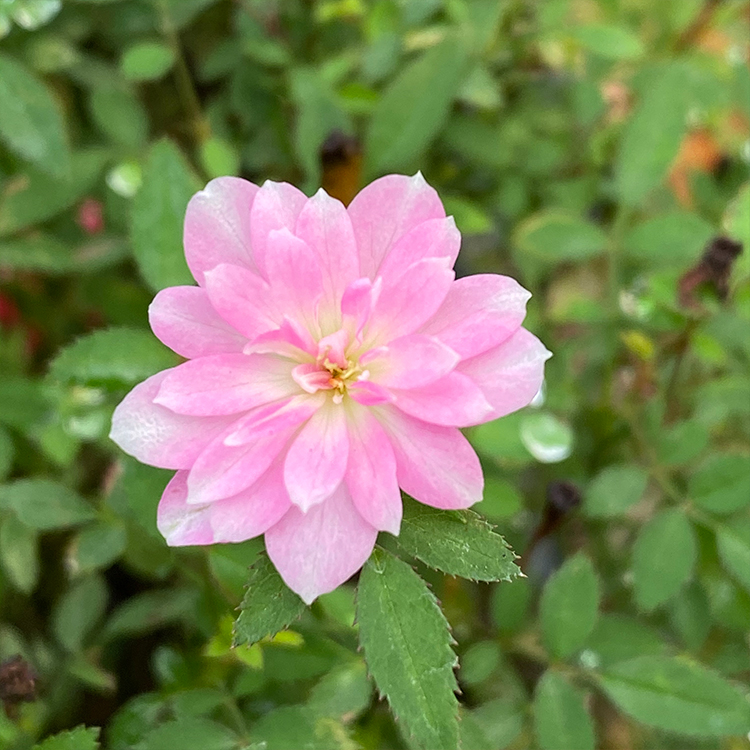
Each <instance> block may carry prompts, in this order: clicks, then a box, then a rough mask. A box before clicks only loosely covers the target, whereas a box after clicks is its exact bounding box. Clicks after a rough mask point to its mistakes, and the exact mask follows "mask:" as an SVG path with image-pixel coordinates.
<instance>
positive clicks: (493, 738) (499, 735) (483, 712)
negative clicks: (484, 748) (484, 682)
mask: <svg viewBox="0 0 750 750" xmlns="http://www.w3.org/2000/svg"><path fill="white" fill-rule="evenodd" d="M466 719H469V721H470V722H471V724H472V725H473V726H472V727H471V729H470V730H469V733H470V736H469V737H468V738H467V737H466V735H465V732H464V721H465V720H466ZM459 725H460V731H461V747H462V748H463V750H475V747H474V744H469V740H471V739H473V738H474V737H475V736H476V734H477V730H481V733H482V735H481V736H480V737H479V739H480V741H481V740H482V739H486V740H487V744H488V745H489V747H488V750H496V749H497V748H499V747H502V748H505V747H509V746H510V745H511V744H512V743H513V741H514V740H515V739H516V737H518V735H519V734H521V732H522V731H523V728H524V716H523V707H522V706H521V705H519V704H518V702H517V701H514V700H511V699H507V698H500V699H497V700H492V701H488V702H487V703H483V704H482V705H481V706H479V707H478V708H475V709H474V710H473V711H471V712H468V711H463V712H462V713H461V721H460V722H459ZM476 750H480V746H479V745H477V747H476Z"/></svg>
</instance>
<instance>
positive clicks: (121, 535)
mask: <svg viewBox="0 0 750 750" xmlns="http://www.w3.org/2000/svg"><path fill="white" fill-rule="evenodd" d="M127 543H128V537H127V534H126V533H125V528H124V527H123V526H120V525H117V526H114V525H112V524H109V523H96V524H91V525H89V526H86V528H84V529H82V530H81V531H79V532H78V534H76V536H75V537H74V538H73V540H72V542H71V545H70V547H68V550H67V554H66V556H65V561H66V563H67V566H68V569H69V570H70V571H71V572H72V573H73V574H74V575H81V574H83V573H90V572H92V571H94V570H99V569H104V568H108V567H109V566H110V565H111V564H112V563H113V562H114V561H115V560H117V558H119V557H120V555H122V554H123V552H125V548H126V547H127Z"/></svg>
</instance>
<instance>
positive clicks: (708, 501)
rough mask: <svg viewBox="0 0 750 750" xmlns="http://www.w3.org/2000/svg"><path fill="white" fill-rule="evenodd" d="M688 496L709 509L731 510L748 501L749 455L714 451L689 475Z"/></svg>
mask: <svg viewBox="0 0 750 750" xmlns="http://www.w3.org/2000/svg"><path fill="white" fill-rule="evenodd" d="M688 495H689V496H690V499H691V500H692V501H693V502H694V503H695V504H696V505H699V506H700V507H701V508H704V509H705V510H708V511H711V512H712V513H733V512H734V511H737V510H740V509H741V508H744V507H745V506H746V505H748V504H750V458H748V457H747V456H741V455H737V454H731V453H717V454H715V455H713V456H711V457H710V458H708V459H707V460H706V462H705V463H704V464H702V465H701V466H700V468H699V469H698V470H697V471H696V472H695V474H693V475H692V476H691V477H690V482H689V483H688Z"/></svg>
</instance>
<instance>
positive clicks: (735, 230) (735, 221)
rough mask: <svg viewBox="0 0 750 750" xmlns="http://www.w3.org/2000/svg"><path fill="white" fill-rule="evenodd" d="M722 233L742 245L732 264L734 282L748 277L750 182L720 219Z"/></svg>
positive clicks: (749, 269)
mask: <svg viewBox="0 0 750 750" xmlns="http://www.w3.org/2000/svg"><path fill="white" fill-rule="evenodd" d="M721 223H722V227H723V229H724V231H725V232H726V233H727V234H728V235H729V236H730V237H731V238H732V239H733V240H737V241H738V242H741V243H742V247H743V251H742V254H741V255H740V257H739V258H737V261H736V262H735V264H734V269H733V271H732V277H733V279H735V280H736V281H740V280H742V279H746V278H747V277H748V276H750V182H746V183H745V184H744V185H743V186H742V187H741V188H740V189H739V191H738V193H737V195H736V197H735V198H734V200H733V201H732V202H731V203H730V204H729V206H728V207H727V210H726V211H725V212H724V216H723V217H722V222H721Z"/></svg>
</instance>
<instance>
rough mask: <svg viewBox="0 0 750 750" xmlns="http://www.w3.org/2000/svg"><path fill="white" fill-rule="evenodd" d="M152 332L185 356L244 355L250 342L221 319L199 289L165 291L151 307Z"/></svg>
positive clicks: (188, 287) (177, 287)
mask: <svg viewBox="0 0 750 750" xmlns="http://www.w3.org/2000/svg"><path fill="white" fill-rule="evenodd" d="M148 318H149V322H150V323H151V330H152V331H153V332H154V333H155V334H156V337H157V338H158V339H159V340H160V341H161V342H162V343H163V344H166V345H167V346H168V347H169V348H170V349H171V350H172V351H175V352H177V354H180V355H181V356H183V357H187V358H188V359H192V358H194V357H205V356H208V355H209V354H226V353H228V352H241V351H242V347H243V346H244V345H245V344H246V343H247V339H245V338H244V337H243V336H241V335H240V334H239V333H237V331H236V330H234V329H233V328H232V327H231V326H230V325H229V324H227V322H226V321H225V320H224V319H223V318H221V317H220V316H219V315H218V314H217V313H216V310H215V309H214V308H213V306H212V305H211V303H210V302H209V300H208V296H207V295H206V292H205V290H203V289H201V288H200V287H198V286H172V287H169V288H168V289H162V290H161V291H160V292H159V293H158V294H157V295H156V297H154V300H153V302H152V303H151V306H150V307H149V308H148Z"/></svg>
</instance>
